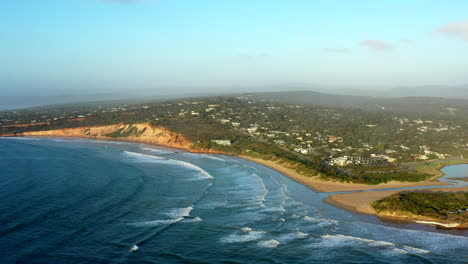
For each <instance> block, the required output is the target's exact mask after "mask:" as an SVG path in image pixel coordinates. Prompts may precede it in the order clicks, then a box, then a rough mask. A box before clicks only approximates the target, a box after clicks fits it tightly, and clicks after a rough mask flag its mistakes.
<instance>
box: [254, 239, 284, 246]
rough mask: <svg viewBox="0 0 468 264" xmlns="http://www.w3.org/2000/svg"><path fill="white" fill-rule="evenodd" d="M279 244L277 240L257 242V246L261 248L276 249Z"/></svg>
mask: <svg viewBox="0 0 468 264" xmlns="http://www.w3.org/2000/svg"><path fill="white" fill-rule="evenodd" d="M279 244H280V242H279V241H278V240H274V239H270V240H264V241H260V242H258V243H257V246H258V247H262V248H277V247H278V246H279Z"/></svg>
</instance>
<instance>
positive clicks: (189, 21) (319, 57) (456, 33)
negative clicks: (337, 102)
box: [0, 0, 468, 95]
mask: <svg viewBox="0 0 468 264" xmlns="http://www.w3.org/2000/svg"><path fill="white" fill-rule="evenodd" d="M466 10H468V1H463V0H460V1H427V0H426V1H418V0H415V1H398V0H394V1H375V0H374V1H370V0H369V1H344V0H343V1H333V0H331V1H330V0H327V1H306V0H304V1H301V0H290V1H287V0H230V1H228V0H185V1H182V0H140V1H138V0H134V1H132V0H120V1H117V0H114V1H112V0H40V1H39V0H15V1H2V3H1V8H0V30H1V32H2V34H1V35H0V87H2V90H5V91H6V92H5V93H6V94H13V95H15V94H31V93H32V94H34V93H36V94H37V93H47V92H50V93H53V92H61V93H75V92H77V91H87V92H94V91H99V92H107V91H122V90H128V89H156V90H157V89H161V90H163V89H168V87H169V88H170V89H177V87H193V88H192V89H193V90H200V91H203V90H204V89H206V90H209V89H211V90H213V89H215V88H216V87H236V86H243V87H245V86H252V87H254V86H265V85H266V86H268V85H284V84H311V85H315V84H320V85H330V86H345V87H353V88H356V87H366V88H369V87H370V88H372V87H375V88H376V89H377V88H382V87H392V86H399V85H427V84H430V85H432V84H443V85H457V84H467V83H468V13H467V12H466ZM219 89H224V88H219Z"/></svg>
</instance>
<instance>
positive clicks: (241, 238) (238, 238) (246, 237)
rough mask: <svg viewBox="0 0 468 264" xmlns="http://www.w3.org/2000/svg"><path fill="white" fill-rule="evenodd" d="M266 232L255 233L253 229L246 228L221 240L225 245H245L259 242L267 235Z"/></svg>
mask: <svg viewBox="0 0 468 264" xmlns="http://www.w3.org/2000/svg"><path fill="white" fill-rule="evenodd" d="M265 233H266V232H265V231H255V230H253V229H252V228H249V227H244V228H242V229H240V230H239V231H236V232H235V233H234V234H230V235H228V236H226V237H223V238H221V242H223V243H245V242H250V241H255V240H259V239H260V238H262V237H263V236H264V235H265Z"/></svg>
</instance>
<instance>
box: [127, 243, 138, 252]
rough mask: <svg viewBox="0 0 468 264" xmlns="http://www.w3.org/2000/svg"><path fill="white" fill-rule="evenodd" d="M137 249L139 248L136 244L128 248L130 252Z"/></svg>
mask: <svg viewBox="0 0 468 264" xmlns="http://www.w3.org/2000/svg"><path fill="white" fill-rule="evenodd" d="M138 249H140V248H139V247H138V246H137V245H133V246H132V247H131V248H130V250H129V251H130V252H133V251H137V250H138Z"/></svg>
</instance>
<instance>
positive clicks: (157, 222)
mask: <svg viewBox="0 0 468 264" xmlns="http://www.w3.org/2000/svg"><path fill="white" fill-rule="evenodd" d="M182 220H184V218H183V217H179V218H176V219H167V220H154V221H146V222H138V223H130V224H129V225H132V226H135V227H151V226H161V225H170V224H175V223H177V222H180V221H182Z"/></svg>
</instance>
